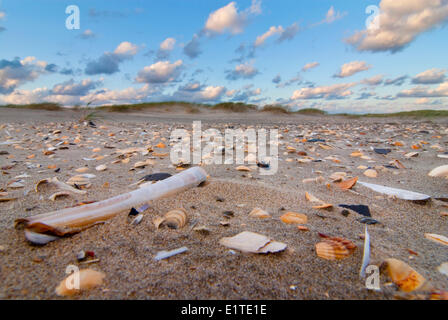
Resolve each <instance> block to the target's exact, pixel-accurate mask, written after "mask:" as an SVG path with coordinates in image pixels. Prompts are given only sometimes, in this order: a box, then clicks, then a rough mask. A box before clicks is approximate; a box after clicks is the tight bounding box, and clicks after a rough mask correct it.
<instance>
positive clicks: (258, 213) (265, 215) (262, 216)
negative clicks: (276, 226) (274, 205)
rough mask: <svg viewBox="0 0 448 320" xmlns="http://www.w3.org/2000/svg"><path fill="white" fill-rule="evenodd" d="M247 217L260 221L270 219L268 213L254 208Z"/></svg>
mask: <svg viewBox="0 0 448 320" xmlns="http://www.w3.org/2000/svg"><path fill="white" fill-rule="evenodd" d="M249 216H250V217H254V218H260V219H267V218H270V217H271V215H270V214H269V213H268V212H266V211H264V210H262V209H260V208H255V209H254V210H252V211H251V212H250V213H249Z"/></svg>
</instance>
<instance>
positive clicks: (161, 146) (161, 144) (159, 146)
mask: <svg viewBox="0 0 448 320" xmlns="http://www.w3.org/2000/svg"><path fill="white" fill-rule="evenodd" d="M156 148H159V149H165V148H166V145H165V144H164V143H162V142H160V143H159V144H157V145H156Z"/></svg>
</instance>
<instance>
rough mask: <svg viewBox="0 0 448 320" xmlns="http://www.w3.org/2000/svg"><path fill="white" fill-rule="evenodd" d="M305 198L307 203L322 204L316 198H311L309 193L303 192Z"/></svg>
mask: <svg viewBox="0 0 448 320" xmlns="http://www.w3.org/2000/svg"><path fill="white" fill-rule="evenodd" d="M305 198H306V200H308V201H309V202H320V203H322V202H323V201H322V200H320V199H318V198H316V197H315V196H313V195H312V194H311V193H308V192H305Z"/></svg>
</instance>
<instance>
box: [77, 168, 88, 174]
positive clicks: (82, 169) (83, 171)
mask: <svg viewBox="0 0 448 320" xmlns="http://www.w3.org/2000/svg"><path fill="white" fill-rule="evenodd" d="M75 171H76V172H78V173H86V172H87V171H89V168H87V167H81V168H78V169H76V170H75Z"/></svg>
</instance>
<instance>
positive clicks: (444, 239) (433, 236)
mask: <svg viewBox="0 0 448 320" xmlns="http://www.w3.org/2000/svg"><path fill="white" fill-rule="evenodd" d="M425 238H426V239H428V240H431V241H434V242H437V243H440V244H443V245H446V246H448V238H447V237H445V236H441V235H438V234H434V233H425Z"/></svg>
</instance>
